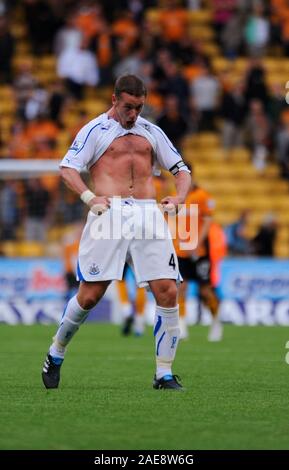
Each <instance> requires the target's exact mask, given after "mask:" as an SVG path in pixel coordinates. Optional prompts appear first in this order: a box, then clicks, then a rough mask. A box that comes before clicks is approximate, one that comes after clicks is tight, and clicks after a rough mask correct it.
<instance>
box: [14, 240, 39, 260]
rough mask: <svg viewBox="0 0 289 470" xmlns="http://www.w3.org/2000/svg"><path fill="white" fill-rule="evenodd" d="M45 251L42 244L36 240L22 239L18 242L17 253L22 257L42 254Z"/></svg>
mask: <svg viewBox="0 0 289 470" xmlns="http://www.w3.org/2000/svg"><path fill="white" fill-rule="evenodd" d="M44 253H45V249H44V244H43V243H40V242H36V241H24V242H20V243H18V246H17V255H18V256H24V257H37V256H43V255H44Z"/></svg>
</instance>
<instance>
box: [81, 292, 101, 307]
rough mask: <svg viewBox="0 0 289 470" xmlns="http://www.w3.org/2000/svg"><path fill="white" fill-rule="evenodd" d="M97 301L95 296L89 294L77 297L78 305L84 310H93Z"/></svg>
mask: <svg viewBox="0 0 289 470" xmlns="http://www.w3.org/2000/svg"><path fill="white" fill-rule="evenodd" d="M98 300H99V299H97V298H96V296H94V295H89V294H86V295H83V294H82V295H80V296H79V297H78V302H79V305H80V306H81V307H82V308H84V309H85V310H90V309H91V308H93V307H94V306H95V305H96V304H97V302H98Z"/></svg>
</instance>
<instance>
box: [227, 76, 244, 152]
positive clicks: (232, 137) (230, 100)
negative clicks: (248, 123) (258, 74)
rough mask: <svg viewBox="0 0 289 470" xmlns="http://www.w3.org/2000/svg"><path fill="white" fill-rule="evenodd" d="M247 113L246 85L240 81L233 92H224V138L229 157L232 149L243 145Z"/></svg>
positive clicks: (234, 86)
mask: <svg viewBox="0 0 289 470" xmlns="http://www.w3.org/2000/svg"><path fill="white" fill-rule="evenodd" d="M245 113H246V106H245V98H244V83H243V82H241V81H239V82H237V83H236V84H234V85H233V89H232V90H231V91H225V92H224V94H223V98H222V102H221V116H222V118H223V126H222V138H223V147H224V149H225V151H226V154H227V157H228V156H229V154H230V151H231V150H232V149H234V148H235V147H239V146H241V145H242V143H243V130H242V126H243V124H244V119H245Z"/></svg>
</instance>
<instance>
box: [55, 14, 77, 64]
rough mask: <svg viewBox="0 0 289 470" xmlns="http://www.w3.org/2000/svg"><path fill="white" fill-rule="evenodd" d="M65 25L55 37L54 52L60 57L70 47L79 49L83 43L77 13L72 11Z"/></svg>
mask: <svg viewBox="0 0 289 470" xmlns="http://www.w3.org/2000/svg"><path fill="white" fill-rule="evenodd" d="M64 21H65V23H64V25H63V26H62V27H61V28H60V29H59V30H58V32H57V33H56V35H55V38H54V44H53V52H54V54H55V55H56V56H57V57H58V56H59V55H60V54H61V53H62V52H64V51H66V50H69V49H79V48H80V46H81V43H82V39H83V36H82V32H81V31H80V30H79V29H78V28H77V26H76V21H75V14H74V12H73V13H70V14H69V15H68V16H67V17H66V18H65V19H64Z"/></svg>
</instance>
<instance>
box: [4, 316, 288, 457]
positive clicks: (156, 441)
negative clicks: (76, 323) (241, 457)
mask: <svg viewBox="0 0 289 470" xmlns="http://www.w3.org/2000/svg"><path fill="white" fill-rule="evenodd" d="M55 329H56V327H55V325H53V326H45V325H33V326H8V325H3V324H2V325H0V403H1V406H0V449H2V450H3V449H46V450H49V449H63V450H64V449H91V450H99V449H105V450H108V449H116V450H120V449H126V450H133V449H137V450H154V449H158V450H165V449H167V450H169V449H174V450H179V449H182V450H199V449H289V418H288V417H289V365H288V364H287V363H286V361H285V356H286V353H287V352H288V351H287V350H286V348H285V345H286V343H287V341H288V340H289V330H288V328H285V327H262V326H260V327H236V326H232V325H226V326H225V337H224V340H223V341H222V342H221V343H209V342H208V341H207V328H206V327H202V326H195V327H191V329H190V339H189V340H188V341H183V342H181V343H180V345H179V349H178V354H177V359H176V361H175V366H174V372H175V373H177V374H179V375H180V376H181V377H182V380H183V384H184V386H185V387H186V391H185V392H184V393H179V392H172V391H161V390H160V391H159V390H153V389H152V385H151V383H152V377H153V374H154V341H153V338H152V330H151V329H148V331H147V333H146V335H145V336H144V337H142V338H135V337H126V338H125V337H121V335H120V332H119V328H118V327H117V326H115V325H109V324H85V325H83V326H82V328H81V330H80V331H79V332H78V334H77V336H76V337H75V338H74V339H73V341H72V343H71V345H70V346H69V351H68V353H67V357H66V359H65V363H64V365H63V367H62V379H61V384H60V388H59V389H58V390H48V391H47V390H45V388H44V387H43V385H42V381H41V377H40V374H41V369H42V363H43V360H44V357H45V354H46V352H47V349H48V345H49V344H50V340H51V337H52V335H53V334H54V332H55Z"/></svg>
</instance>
